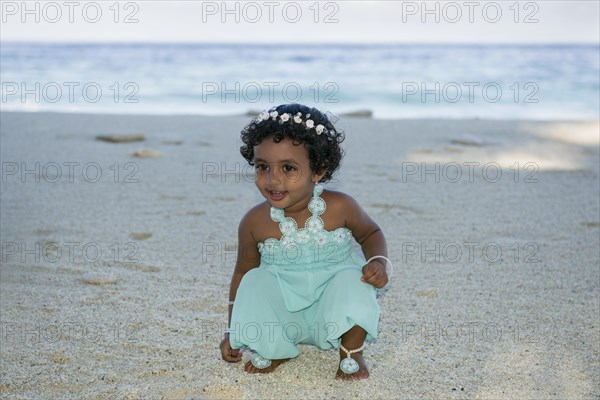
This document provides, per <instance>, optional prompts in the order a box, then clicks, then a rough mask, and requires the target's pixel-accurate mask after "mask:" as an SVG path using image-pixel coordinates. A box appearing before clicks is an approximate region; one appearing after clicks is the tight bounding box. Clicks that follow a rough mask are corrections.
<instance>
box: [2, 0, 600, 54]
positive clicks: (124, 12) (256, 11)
mask: <svg viewBox="0 0 600 400" xmlns="http://www.w3.org/2000/svg"><path fill="white" fill-rule="evenodd" d="M115 4H116V5H115ZM224 4H225V5H224ZM599 5H600V2H599V1H597V0H591V1H516V0H510V1H469V0H464V1H462V0H461V1H427V2H423V1H348V0H343V1H319V2H317V1H314V0H311V1H269V0H265V1H230V2H222V1H119V2H118V3H117V2H115V1H114V0H111V1H69V0H59V1H26V2H23V1H22V0H18V1H5V0H2V1H0V11H1V25H0V40H2V41H59V42H90V41H92V42H193V43H218V42H227V43H244V42H252V43H261V42H263V43H372V42H380V43H390V42H393V43H574V42H575V43H595V44H597V43H599V42H600V30H599V15H600V6H599Z"/></svg>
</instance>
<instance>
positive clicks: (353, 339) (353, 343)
mask: <svg viewBox="0 0 600 400" xmlns="http://www.w3.org/2000/svg"><path fill="white" fill-rule="evenodd" d="M366 337H367V331H365V330H364V329H363V328H361V327H360V326H358V325H354V327H353V328H352V329H350V330H349V331H348V332H346V333H344V334H343V335H342V346H344V347H345V348H346V349H347V350H354V349H358V348H360V346H362V345H363V343H364V342H365V338H366ZM347 357H348V355H347V354H346V352H345V351H344V350H342V349H341V347H340V362H341V361H342V360H343V359H344V358H347ZM350 357H352V358H353V359H354V361H356V362H357V363H358V366H359V369H358V371H356V372H355V373H353V374H349V375H348V374H346V373H344V372H343V371H342V370H341V368H339V367H338V370H337V373H336V374H335V379H342V380H356V379H365V378H368V377H369V368H368V367H367V363H366V362H365V359H364V358H363V356H362V350H361V351H359V352H357V353H352V354H351V355H350Z"/></svg>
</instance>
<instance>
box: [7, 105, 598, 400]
mask: <svg viewBox="0 0 600 400" xmlns="http://www.w3.org/2000/svg"><path fill="white" fill-rule="evenodd" d="M248 121H249V117H246V116H230V117H205V116H152V115H98V114H96V115H92V114H90V115H86V114H61V113H18V112H3V113H1V114H0V135H1V136H0V139H1V146H0V147H1V149H0V152H1V153H0V154H1V161H2V183H1V184H2V190H1V194H0V200H1V207H0V211H1V225H0V235H1V244H2V249H1V250H2V254H1V268H0V296H1V298H0V310H1V313H0V319H1V321H0V322H1V332H0V333H1V336H0V369H1V371H2V372H1V376H0V394H1V396H2V397H3V398H9V399H12V398H19V399H22V398H27V399H29V398H32V399H36V398H102V399H114V398H126V399H146V398H153V399H159V398H164V399H187V398H195V399H224V398H227V399H229V398H236V399H237V398H243V399H255V398H290V399H291V398H294V399H296V398H333V399H349V398H381V399H390V398H398V399H409V398H410V399H414V398H423V399H431V398H436V399H598V398H600V383H599V382H600V381H599V376H600V323H599V321H598V315H600V297H599V296H600V291H599V289H600V259H599V258H600V255H599V249H600V199H599V191H600V186H599V183H600V171H599V168H600V166H599V163H600V150H599V145H600V143H599V136H600V134H599V132H600V128H599V123H598V121H504V120H503V121H499V120H458V119H456V120H434V119H432V120H409V119H407V120H380V119H368V118H351V117H346V118H344V117H342V118H341V119H340V121H339V122H338V126H339V127H341V128H342V129H343V130H344V131H345V133H346V141H345V142H344V143H343V147H344V149H345V151H346V156H345V158H344V160H343V164H342V167H341V171H340V173H339V174H337V175H336V176H335V180H334V182H332V183H330V184H327V185H325V187H326V188H332V189H335V190H341V191H344V192H346V193H348V194H350V195H352V196H353V197H354V198H356V199H357V200H358V202H359V203H360V204H361V205H362V206H363V207H364V209H365V210H366V211H367V212H368V213H369V214H370V216H371V217H372V218H373V219H374V220H375V221H377V222H378V224H379V225H380V226H381V228H382V229H383V231H384V233H385V234H386V237H387V241H388V248H389V253H390V258H391V259H392V261H394V264H395V272H394V276H393V278H392V281H391V282H390V284H389V285H388V286H387V287H386V288H385V289H384V290H382V291H380V293H379V304H380V306H381V319H380V325H379V337H378V339H377V341H375V342H373V343H369V344H368V345H367V347H366V349H365V352H364V355H365V358H366V360H367V362H368V363H369V366H370V373H371V376H370V378H369V379H368V380H366V381H361V382H339V381H335V380H334V379H333V378H334V375H335V371H336V368H337V362H338V358H337V353H336V352H335V351H322V350H317V349H315V348H312V347H309V346H301V354H300V356H299V357H297V358H296V359H294V360H292V361H290V362H288V363H285V364H283V365H282V366H280V367H279V368H278V369H277V371H276V372H275V373H273V374H269V375H260V376H256V375H248V374H245V373H244V372H243V364H242V363H239V364H228V363H226V362H224V361H222V360H221V357H220V353H219V350H218V344H219V342H220V340H221V337H222V332H223V330H224V329H225V328H226V326H225V324H226V321H227V293H228V288H229V281H230V277H231V273H232V271H233V267H234V263H235V251H236V240H237V225H238V223H239V220H240V218H241V217H242V215H243V214H244V213H245V212H246V211H247V210H248V209H249V208H250V207H251V206H253V205H254V204H256V203H258V202H260V201H262V200H263V199H262V198H261V196H260V194H259V192H258V191H257V190H256V188H255V186H254V184H253V179H252V174H253V170H252V169H251V168H249V167H248V166H247V165H246V164H245V161H244V160H243V158H242V157H241V156H240V155H239V146H240V140H239V131H240V130H241V128H242V127H243V125H245V124H246V123H247V122H248ZM140 134H141V135H144V137H145V140H143V141H132V142H127V143H111V142H106V141H101V140H97V139H96V136H98V135H140ZM144 149H145V150H144ZM135 152H138V153H137V154H138V155H141V156H142V157H139V156H133V155H132V154H134V153H135ZM248 358H249V355H248V354H247V355H245V357H244V361H246V360H247V359H248Z"/></svg>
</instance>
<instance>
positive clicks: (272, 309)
mask: <svg viewBox="0 0 600 400" xmlns="http://www.w3.org/2000/svg"><path fill="white" fill-rule="evenodd" d="M304 325H305V323H303V321H302V320H301V319H299V315H295V314H293V313H290V312H289V311H288V310H287V309H286V307H285V304H284V300H283V296H282V294H281V291H280V289H279V283H278V281H277V278H276V277H275V276H274V275H273V274H272V273H271V272H269V271H266V270H263V269H262V268H255V269H252V270H250V271H249V272H247V273H246V275H244V278H243V279H242V281H241V283H240V287H239V288H238V292H237V295H236V298H235V305H234V308H233V313H232V316H231V326H230V329H232V333H231V334H230V336H229V339H230V343H231V346H232V348H234V349H236V348H240V347H242V346H246V347H248V348H250V349H252V350H253V351H254V352H255V353H256V354H258V355H260V356H261V357H264V358H265V359H270V360H271V365H269V366H268V367H266V368H257V367H255V366H254V365H253V364H252V362H251V361H248V362H247V363H246V365H245V367H244V369H245V371H246V372H249V373H258V372H260V373H266V372H272V371H273V370H274V369H275V368H276V367H277V366H279V365H280V364H282V363H283V362H285V361H287V360H289V359H290V358H294V357H296V356H297V355H298V349H297V347H296V343H298V342H297V341H295V340H294V339H296V338H295V336H296V332H298V331H305V330H306V329H299V330H298V329H294V328H295V327H296V326H299V327H301V328H302V327H303V326H304ZM286 327H287V328H288V329H287V330H286V329H285V328H286ZM298 339H299V340H300V339H302V338H301V337H299V338H298Z"/></svg>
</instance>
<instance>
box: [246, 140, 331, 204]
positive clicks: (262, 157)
mask: <svg viewBox="0 0 600 400" xmlns="http://www.w3.org/2000/svg"><path fill="white" fill-rule="evenodd" d="M254 167H255V169H256V187H258V190H260V192H261V194H262V195H263V196H264V197H265V199H267V201H268V202H269V203H270V204H271V206H273V207H276V208H282V209H285V210H286V211H287V212H288V213H295V212H299V211H302V210H303V209H305V208H306V207H307V206H308V202H309V201H310V199H311V197H312V191H313V188H314V184H315V183H316V182H318V181H319V180H320V179H321V178H322V177H323V175H324V174H325V173H324V172H323V173H322V174H320V175H317V174H315V173H313V171H312V170H311V169H310V164H309V159H308V153H307V151H306V149H305V148H304V146H303V145H297V146H295V145H294V144H293V142H292V140H290V139H287V138H286V139H283V140H282V141H280V142H279V143H276V142H275V141H273V139H272V137H268V138H266V139H264V140H263V141H262V142H261V143H260V144H259V145H257V146H254Z"/></svg>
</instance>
